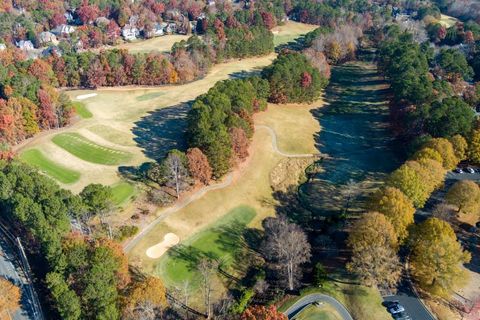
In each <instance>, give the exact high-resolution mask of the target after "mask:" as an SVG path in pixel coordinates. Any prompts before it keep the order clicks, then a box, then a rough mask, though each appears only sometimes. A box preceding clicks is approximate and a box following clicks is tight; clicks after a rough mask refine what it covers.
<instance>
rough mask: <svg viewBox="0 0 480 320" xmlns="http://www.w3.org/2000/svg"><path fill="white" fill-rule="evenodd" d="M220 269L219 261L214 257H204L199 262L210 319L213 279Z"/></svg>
mask: <svg viewBox="0 0 480 320" xmlns="http://www.w3.org/2000/svg"><path fill="white" fill-rule="evenodd" d="M217 269H218V262H216V261H215V260H212V259H207V258H204V259H202V260H200V262H199V264H198V271H199V272H200V275H201V276H202V286H203V297H204V302H205V308H206V311H207V317H208V318H209V319H210V318H211V317H212V301H211V298H212V292H213V287H212V281H213V277H214V276H215V273H216V272H217Z"/></svg>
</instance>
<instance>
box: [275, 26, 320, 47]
mask: <svg viewBox="0 0 480 320" xmlns="http://www.w3.org/2000/svg"><path fill="white" fill-rule="evenodd" d="M316 28H318V26H315V25H311V24H304V23H299V22H295V21H287V22H286V23H285V24H283V25H281V26H277V27H275V28H273V29H272V32H273V44H274V45H275V46H278V45H281V44H287V43H289V42H292V41H294V40H295V39H297V38H299V37H301V36H302V35H304V34H306V33H308V32H310V31H313V30H315V29H316Z"/></svg>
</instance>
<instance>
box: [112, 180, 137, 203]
mask: <svg viewBox="0 0 480 320" xmlns="http://www.w3.org/2000/svg"><path fill="white" fill-rule="evenodd" d="M112 193H113V203H114V204H115V205H117V206H121V205H122V204H125V203H126V202H127V201H128V200H130V198H131V197H132V196H133V195H134V193H135V187H134V186H133V185H131V184H130V183H128V182H125V181H122V182H119V183H117V184H114V185H113V186H112Z"/></svg>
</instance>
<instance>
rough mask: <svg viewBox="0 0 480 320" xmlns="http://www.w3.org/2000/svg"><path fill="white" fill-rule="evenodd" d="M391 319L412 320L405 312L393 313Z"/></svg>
mask: <svg viewBox="0 0 480 320" xmlns="http://www.w3.org/2000/svg"><path fill="white" fill-rule="evenodd" d="M393 318H394V319H395V320H412V318H411V317H410V316H409V315H408V314H406V313H405V312H399V313H395V314H394V315H393Z"/></svg>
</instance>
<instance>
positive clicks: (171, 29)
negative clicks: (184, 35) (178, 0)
mask: <svg viewBox="0 0 480 320" xmlns="http://www.w3.org/2000/svg"><path fill="white" fill-rule="evenodd" d="M165 31H166V32H167V33H168V34H172V33H175V32H177V24H176V23H174V22H170V23H169V24H168V25H167V28H166V30H165Z"/></svg>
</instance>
